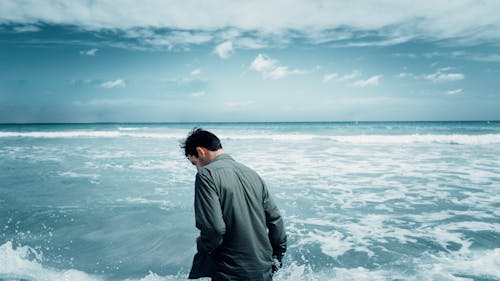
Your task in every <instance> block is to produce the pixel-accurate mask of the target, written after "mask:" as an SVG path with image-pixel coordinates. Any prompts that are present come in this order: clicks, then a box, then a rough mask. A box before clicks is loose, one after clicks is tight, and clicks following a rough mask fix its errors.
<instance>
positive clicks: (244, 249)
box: [189, 153, 286, 281]
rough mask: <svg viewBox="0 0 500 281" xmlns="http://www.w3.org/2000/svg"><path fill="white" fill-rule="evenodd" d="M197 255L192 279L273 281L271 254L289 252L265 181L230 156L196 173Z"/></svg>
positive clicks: (221, 156)
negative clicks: (198, 231) (198, 232)
mask: <svg viewBox="0 0 500 281" xmlns="http://www.w3.org/2000/svg"><path fill="white" fill-rule="evenodd" d="M194 201H195V202H194V207H195V215H196V227H197V228H198V229H199V230H200V236H199V237H198V238H197V240H196V243H197V249H198V253H197V254H196V255H195V257H194V260H193V267H192V269H191V272H190V274H189V278H190V279H195V278H200V277H212V278H213V279H212V280H217V281H219V280H256V281H257V280H258V281H267V280H272V272H271V269H272V257H273V255H274V256H278V257H282V256H283V254H284V253H285V251H286V234H285V228H284V225H283V220H282V218H281V215H280V213H279V211H278V208H277V207H276V205H275V204H274V202H273V200H272V198H271V196H270V194H269V191H268V190H267V187H266V185H265V183H264V182H263V181H262V179H261V178H260V177H259V175H258V174H257V173H256V172H255V171H253V170H252V169H250V168H248V167H246V166H244V165H242V164H240V163H238V162H236V161H234V160H233V158H231V157H230V156H229V155H227V154H224V153H223V154H220V155H218V156H217V157H216V158H215V159H214V160H213V161H212V162H210V163H209V164H207V165H205V166H203V167H202V168H201V169H200V170H199V171H198V173H197V174H196V182H195V200H194Z"/></svg>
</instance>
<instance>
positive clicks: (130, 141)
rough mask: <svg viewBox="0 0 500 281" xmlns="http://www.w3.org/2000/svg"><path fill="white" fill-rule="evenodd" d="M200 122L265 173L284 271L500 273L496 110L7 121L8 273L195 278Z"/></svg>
mask: <svg viewBox="0 0 500 281" xmlns="http://www.w3.org/2000/svg"><path fill="white" fill-rule="evenodd" d="M194 126H201V127H203V128H205V129H207V130H211V131H212V132H214V133H215V134H217V135H218V136H219V137H220V138H221V141H222V145H223V147H224V149H225V151H226V152H227V153H229V154H230V155H231V156H233V158H235V159H236V160H237V161H240V162H242V163H244V164H246V165H247V166H249V167H251V168H253V169H255V170H256V171H257V172H258V173H259V174H260V175H261V176H262V178H263V179H264V180H265V181H266V183H267V185H268V186H269V190H270V192H271V194H272V196H273V197H274V200H275V201H276V203H277V205H278V206H279V208H280V210H281V213H282V215H283V217H284V221H285V225H286V230H287V233H288V241H289V246H288V251H287V253H286V256H285V258H284V266H283V268H282V269H281V270H280V272H279V273H278V274H277V275H276V277H275V280H319V281H322V280H356V281H358V280H392V281H396V280H443V281H446V280H457V281H465V280H475V281H487V280H500V208H499V207H500V122H359V123H358V122H338V123H329V122H324V123H201V124H194V123H179V124H177V123H109V124H108V123H105V124H104V123H100V124H36V125H35V124H32V125H29V124H28V125H0V171H1V172H0V280H4V281H6V280H9V281H12V280H23V281H25V280H36V281H42V280H43V281H45V280H71V281H83V280H105V281H107V280H110V281H114V280H127V281H132V280H141V281H153V280H154V281H158V280H159V281H163V280H186V278H187V274H188V272H189V269H190V266H191V262H192V257H193V254H194V252H195V239H196V237H197V235H198V231H197V229H196V228H195V223H194V209H193V195H194V193H193V189H194V178H195V174H196V169H195V168H194V167H193V166H192V165H191V164H190V163H189V162H188V161H187V160H186V159H185V157H184V155H183V151H182V150H181V149H180V147H179V142H180V141H181V140H182V139H183V138H184V137H186V135H187V134H188V132H189V131H190V129H192V128H193V127H194Z"/></svg>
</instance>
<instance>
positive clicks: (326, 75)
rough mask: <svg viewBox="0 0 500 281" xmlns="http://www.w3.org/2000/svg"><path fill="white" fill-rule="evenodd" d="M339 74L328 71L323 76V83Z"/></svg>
mask: <svg viewBox="0 0 500 281" xmlns="http://www.w3.org/2000/svg"><path fill="white" fill-rule="evenodd" d="M338 76H339V75H338V74H337V73H330V74H325V75H324V76H323V83H326V82H328V81H330V80H332V79H335V78H337V77H338Z"/></svg>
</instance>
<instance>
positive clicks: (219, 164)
mask: <svg viewBox="0 0 500 281" xmlns="http://www.w3.org/2000/svg"><path fill="white" fill-rule="evenodd" d="M227 169H231V170H234V171H235V172H243V173H248V174H255V175H257V172H255V171H254V170H253V169H252V168H250V167H248V166H246V165H244V164H243V163H240V162H238V161H235V160H234V159H233V158H232V157H231V156H229V155H228V154H223V155H221V157H220V159H217V161H213V162H211V163H210V164H207V165H205V166H203V167H201V169H200V170H199V171H198V173H200V174H201V175H212V174H213V173H217V172H218V171H219V170H227Z"/></svg>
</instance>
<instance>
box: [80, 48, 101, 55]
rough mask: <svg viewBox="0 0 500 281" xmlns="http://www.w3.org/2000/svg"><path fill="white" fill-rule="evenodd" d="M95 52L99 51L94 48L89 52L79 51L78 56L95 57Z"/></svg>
mask: <svg viewBox="0 0 500 281" xmlns="http://www.w3.org/2000/svg"><path fill="white" fill-rule="evenodd" d="M97 51H99V49H96V48H92V49H90V50H86V51H80V55H85V56H92V57H93V56H95V54H96V53H97Z"/></svg>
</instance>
